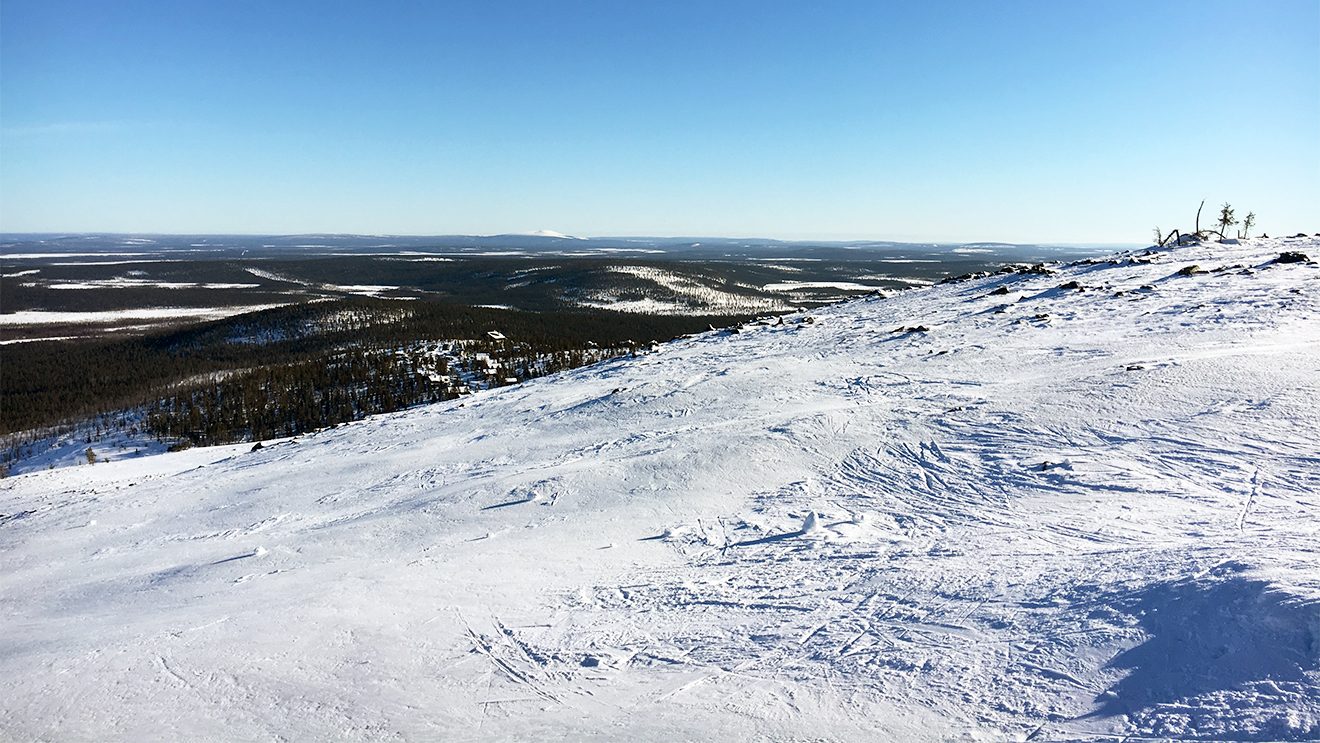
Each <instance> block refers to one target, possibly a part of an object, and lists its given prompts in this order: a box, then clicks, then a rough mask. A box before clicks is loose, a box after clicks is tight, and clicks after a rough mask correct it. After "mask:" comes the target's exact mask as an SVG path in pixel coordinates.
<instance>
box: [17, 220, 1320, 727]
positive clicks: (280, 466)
mask: <svg viewBox="0 0 1320 743" xmlns="http://www.w3.org/2000/svg"><path fill="white" fill-rule="evenodd" d="M1283 250H1302V251H1305V252H1307V253H1308V254H1310V255H1311V256H1312V257H1313V258H1314V257H1317V256H1320V240H1311V239H1308V240H1255V241H1247V242H1243V243H1242V244H1240V245H1236V244H1208V245H1205V246H1200V247H1185V248H1170V249H1167V250H1161V251H1157V252H1156V253H1155V254H1154V255H1152V256H1150V259H1149V262H1143V261H1146V260H1147V259H1146V258H1144V257H1137V261H1136V262H1134V261H1129V260H1128V259H1127V258H1126V257H1123V258H1121V259H1118V260H1116V261H1115V262H1112V263H1111V262H1100V263H1094V264H1084V265H1076V266H1071V267H1057V272H1056V273H1054V274H1052V275H1042V274H1016V273H1015V274H1003V275H995V276H990V277H985V278H980V279H974V280H970V281H964V282H960V283H952V284H945V285H940V286H936V287H930V288H926V289H920V290H914V291H910V292H904V293H902V294H900V295H898V296H895V297H893V298H889V299H879V298H870V299H863V300H857V301H853V302H849V303H845V304H842V305H838V306H834V307H831V308H828V309H824V310H820V311H816V312H813V313H812V321H807V318H806V317H805V316H802V315H799V316H790V317H788V318H786V321H785V323H784V324H782V325H771V324H764V325H758V326H751V327H747V328H745V329H744V330H743V332H741V333H737V334H732V333H709V334H705V335H702V336H699V337H695V338H691V339H686V340H682V341H678V342H675V343H672V344H668V345H666V346H664V347H663V348H662V350H661V351H660V352H658V353H654V354H649V355H646V356H644V357H641V358H639V359H635V360H627V361H625V360H618V361H613V362H607V363H604V364H600V365H597V366H594V367H589V368H583V369H579V370H577V371H574V372H571V373H567V374H564V375H560V376H557V377H550V378H545V379H541V380H537V381H534V382H531V383H528V384H525V385H521V386H518V387H511V388H506V389H504V390H500V391H495V392H488V393H483V394H481V395H477V396H473V397H468V398H465V399H464V400H463V401H461V402H459V401H454V402H451V403H443V404H439V405H435V406H430V407H424V408H418V409H414V410H410V411H407V412H404V413H400V414H397V415H391V416H384V417H379V418H375V419H370V420H367V421H363V422H360V423H357V424H352V425H347V426H341V427H339V428H337V429H334V430H330V431H326V432H323V433H321V434H318V435H314V436H307V437H304V438H301V439H298V440H294V441H286V442H280V443H276V444H273V445H271V446H267V447H265V448H263V449H261V450H260V451H248V449H249V447H246V446H243V447H239V446H235V447H227V448H222V449H202V450H191V451H187V452H182V453H179V454H167V455H160V456H152V457H145V458H142V459H138V460H132V461H114V462H110V463H107V464H97V465H84V466H79V467H69V468H65V469H60V470H54V471H49V472H40V473H33V474H28V475H21V476H18V477H13V478H9V479H7V480H4V481H0V513H3V514H4V515H3V516H0V627H3V630H4V631H3V632H2V633H0V738H4V739H13V740H27V739H42V740H47V739H48V740H182V739H192V740H267V739H288V740H385V739H391V740H393V739H402V740H490V739H495V740H500V739H517V740H627V739H643V740H666V741H668V740H702V741H705V740H720V739H731V740H747V739H774V740H789V739H797V740H803V739H810V740H821V739H826V740H833V739H839V740H877V739H892V740H994V741H998V740H1013V739H1016V740H1058V739H1106V740H1108V739H1115V740H1116V739H1120V738H1123V737H1125V736H1149V737H1166V738H1178V739H1230V740H1265V739H1315V738H1320V443H1317V442H1320V267H1317V265H1316V264H1314V263H1287V264H1277V263H1272V262H1271V261H1272V259H1273V258H1274V257H1276V256H1277V255H1278V254H1279V253H1280V252H1281V251H1283ZM1193 264H1196V265H1199V266H1200V267H1201V269H1204V270H1205V271H1207V272H1206V273H1195V272H1190V271H1189V272H1187V273H1188V274H1189V275H1181V274H1180V273H1179V271H1180V269H1183V268H1184V267H1186V266H1189V265H1193ZM1226 267H1231V268H1226ZM1219 269H1225V270H1219ZM1074 281H1075V282H1077V286H1080V287H1082V290H1079V289H1077V288H1072V285H1071V284H1070V283H1069V282H1074ZM996 292H997V293H996Z"/></svg>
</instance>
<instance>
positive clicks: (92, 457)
mask: <svg viewBox="0 0 1320 743" xmlns="http://www.w3.org/2000/svg"><path fill="white" fill-rule="evenodd" d="M85 454H86V455H87V463H88V464H96V452H94V451H92V447H90V446H89V447H87V451H86V452H85Z"/></svg>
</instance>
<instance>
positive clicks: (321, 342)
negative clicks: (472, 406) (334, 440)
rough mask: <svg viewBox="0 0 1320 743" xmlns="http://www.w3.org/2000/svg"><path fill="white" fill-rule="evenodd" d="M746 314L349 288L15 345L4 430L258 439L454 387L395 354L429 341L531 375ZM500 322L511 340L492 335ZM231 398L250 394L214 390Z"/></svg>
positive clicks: (7, 365)
mask: <svg viewBox="0 0 1320 743" xmlns="http://www.w3.org/2000/svg"><path fill="white" fill-rule="evenodd" d="M741 319H745V318H738V317H666V316H650V315H624V314H619V313H610V312H553V313H550V312H547V313H535V312H519V311H512V310H497V309H487V308H480V307H467V306H456V305H444V304H435V303H428V302H406V303H405V302H397V301H388V300H373V299H348V300H343V301H334V302H318V303H312V304H304V305H296V306H289V307H282V308H277V309H271V310H266V311H262V312H256V313H251V314H247V315H239V316H235V317H232V318H228V319H225V320H219V321H215V322H210V323H205V324H201V325H195V326H190V327H186V328H182V329H177V330H173V331H169V332H164V333H157V334H153V335H146V336H138V337H119V338H113V339H104V340H91V341H59V342H41V343H18V344H12V345H7V346H5V347H4V349H3V352H2V354H3V358H2V359H0V434H12V433H15V432H22V431H32V430H35V429H45V428H50V427H54V426H59V425H67V424H69V423H71V422H75V421H79V420H85V419H87V418H90V417H93V416H96V415H98V414H104V413H108V412H112V411H117V410H124V409H128V408H135V407H143V406H152V407H153V408H154V410H155V411H156V412H157V413H159V414H160V415H162V416H164V418H162V419H161V421H162V423H161V425H162V426H163V427H167V428H168V430H170V431H180V430H185V429H186V430H187V431H200V432H202V433H201V434H200V437H201V438H203V439H205V440H208V441H213V440H220V439H223V438H226V437H228V436H232V435H234V434H233V432H235V431H241V430H248V431H249V432H250V433H249V434H248V435H251V436H258V437H260V436H263V435H267V432H276V431H287V430H289V426H290V425H294V426H295V427H297V428H298V429H299V430H307V429H310V428H315V427H318V426H320V425H328V424H329V422H338V421H339V420H348V419H351V418H350V417H346V416H351V417H360V416H361V415H365V414H368V413H373V412H381V411H385V410H391V409H398V408H399V407H402V406H406V405H411V404H415V403H417V402H424V401H429V400H431V399H433V398H435V399H439V398H438V397H437V395H443V394H446V393H444V392H443V389H444V387H443V385H441V384H440V383H438V382H432V381H429V377H428V376H427V375H426V374H420V375H419V374H418V373H417V368H416V366H415V365H414V364H413V362H411V361H409V360H408V359H407V358H405V357H402V356H399V355H398V354H391V353H384V352H385V351H393V350H396V349H401V348H409V347H411V346H414V345H416V344H417V343H418V342H419V341H429V340H446V339H452V340H461V341H465V348H467V349H468V350H469V351H479V350H481V349H483V348H484V349H486V350H487V351H488V352H489V353H490V354H491V355H492V356H493V357H495V358H503V359H505V360H506V361H507V360H508V359H515V361H514V366H513V367H512V368H514V369H515V370H516V371H515V374H516V375H518V376H521V377H529V376H536V375H539V374H541V373H546V372H547V371H548V370H554V369H557V368H567V366H571V365H575V364H580V363H588V362H589V361H591V360H595V359H597V358H600V356H601V353H600V349H606V348H621V347H627V344H628V342H629V341H635V342H638V343H646V342H648V341H651V340H667V339H670V338H674V337H677V336H679V335H683V334H685V333H690V332H694V331H698V330H704V329H705V328H706V326H707V325H708V324H715V325H717V326H719V325H727V324H731V323H733V322H737V321H739V320H741ZM491 331H495V332H496V333H498V334H500V335H502V336H504V337H505V338H506V339H507V340H502V341H494V340H491V339H490V336H489V335H488V334H489V333H490V332H491ZM482 344H484V345H482ZM593 349H594V350H593ZM517 360H521V366H518V365H517V364H518V361H517ZM547 360H549V361H548V362H547ZM506 366H507V364H506ZM429 371H434V370H429ZM272 398H273V401H272ZM229 399H235V400H240V401H242V402H241V403H236V404H234V405H229V404H223V403H216V402H212V403H208V402H207V401H208V400H212V401H218V400H229ZM194 409H196V410H197V411H198V412H197V413H196V414H194V413H193V412H192V410H194ZM208 411H215V412H214V414H212V413H211V412H208ZM194 416H200V417H194ZM180 417H182V418H183V419H185V420H186V422H185V423H178V420H177V419H178V418H180ZM166 421H168V422H166ZM194 423H195V424H196V425H195V426H194ZM208 431H209V433H208ZM171 435H173V434H171Z"/></svg>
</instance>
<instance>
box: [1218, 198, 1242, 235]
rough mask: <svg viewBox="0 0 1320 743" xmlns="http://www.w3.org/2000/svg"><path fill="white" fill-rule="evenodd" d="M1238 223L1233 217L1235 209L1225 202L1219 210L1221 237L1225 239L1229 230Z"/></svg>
mask: <svg viewBox="0 0 1320 743" xmlns="http://www.w3.org/2000/svg"><path fill="white" fill-rule="evenodd" d="M1237 223H1238V221H1237V218H1236V217H1234V216H1233V207H1232V206H1231V205H1230V204H1228V202H1225V203H1224V205H1223V206H1222V207H1220V209H1219V236H1220V237H1224V236H1225V233H1227V231H1228V228H1229V227H1232V226H1233V225H1235V224H1237Z"/></svg>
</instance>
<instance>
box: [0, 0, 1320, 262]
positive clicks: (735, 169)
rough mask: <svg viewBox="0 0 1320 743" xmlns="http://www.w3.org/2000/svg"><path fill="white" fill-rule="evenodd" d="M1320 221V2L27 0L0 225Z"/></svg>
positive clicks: (6, 29) (997, 231) (2, 175)
mask: <svg viewBox="0 0 1320 743" xmlns="http://www.w3.org/2000/svg"><path fill="white" fill-rule="evenodd" d="M1203 198H1204V199H1207V200H1208V203H1207V207H1206V208H1207V211H1209V210H1210V209H1211V208H1212V207H1217V206H1218V204H1219V203H1220V202H1222V201H1231V202H1233V203H1234V204H1235V205H1237V206H1238V208H1239V212H1240V213H1245V211H1246V210H1248V209H1251V210H1255V211H1256V212H1257V213H1258V214H1259V218H1260V226H1261V229H1263V230H1265V231H1267V232H1270V233H1272V234H1277V233H1283V232H1289V233H1291V232H1296V231H1299V230H1306V231H1308V232H1310V231H1320V2H1317V1H1316V0H1255V1H1254V2H1223V1H1219V0H1142V1H1140V2H1124V1H1122V0H1105V1H1104V2H1097V1H1093V0H1050V1H1048V2H995V3H991V2H981V1H976V2H952V1H935V2H910V3H887V2H880V1H879V0H870V1H866V2H820V3H803V2H737V1H734V2H714V1H713V0H706V1H704V2H686V1H685V0H674V1H668V2H657V3H640V2H620V1H610V2H573V1H572V0H555V1H553V2H552V1H550V0H546V1H545V2H496V1H494V0H492V1H490V2H484V1H483V2H472V1H470V0H469V1H467V2H461V3H457V2H456V3H446V2H438V1H437V2H407V3H404V2H398V3H396V2H371V3H367V2H333V1H326V0H322V1H320V2H298V1H296V0H281V1H279V2H270V1H269V0H263V1H260V2H250V1H247V0H225V1H224V2H214V1H211V2H191V1H190V0H173V1H172V2H134V1H132V0H122V1H118V2H113V3H107V2H66V1H63V0H4V2H3V3H0V230H3V231H118V232H234V233H303V232H355V233H390V234H452V233H479V234H488V233H498V232H516V231H532V230H538V229H553V230H559V231H563V232H568V233H573V234H584V235H624V234H634V235H637V234H646V235H711V236H718V235H755V236H765V237H784V238H820V239H832V238H852V237H873V238H887V239H912V240H959V241H962V240H1005V241H1017V242H1028V241H1055V242H1120V243H1128V242H1140V241H1143V240H1146V239H1147V237H1148V235H1149V233H1150V232H1151V228H1152V227H1153V226H1154V225H1155V224H1157V223H1158V224H1160V225H1163V226H1165V227H1166V228H1169V227H1175V226H1180V227H1186V226H1190V223H1191V220H1192V216H1193V214H1194V212H1195V209H1196V205H1197V203H1198V202H1199V201H1200V200H1201V199H1203Z"/></svg>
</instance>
